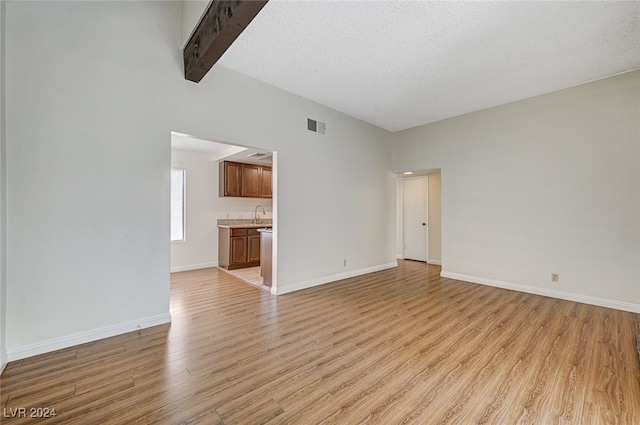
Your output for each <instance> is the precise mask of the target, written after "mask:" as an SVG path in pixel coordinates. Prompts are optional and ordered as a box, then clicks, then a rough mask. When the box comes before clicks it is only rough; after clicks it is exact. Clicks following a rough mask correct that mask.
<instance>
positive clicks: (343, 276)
mask: <svg viewBox="0 0 640 425" xmlns="http://www.w3.org/2000/svg"><path fill="white" fill-rule="evenodd" d="M393 267H398V262H397V261H393V262H391V263H387V264H381V265H379V266H373V267H367V268H364V269H358V270H351V271H348V272H345V273H338V274H334V275H331V276H324V277H319V278H317V279H312V280H307V281H305V282H299V283H296V284H293V285H287V286H285V287H284V288H282V287H278V288H275V289H272V290H271V293H272V294H274V295H282V294H288V293H289V292H294V291H300V290H302V289H307V288H313V287H314V286H319V285H324V284H326V283H331V282H335V281H337V280H342V279H348V278H350V277H356V276H362V275H363V274H369V273H373V272H378V271H380V270H386V269H391V268H393Z"/></svg>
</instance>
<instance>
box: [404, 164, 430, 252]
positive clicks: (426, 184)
mask: <svg viewBox="0 0 640 425" xmlns="http://www.w3.org/2000/svg"><path fill="white" fill-rule="evenodd" d="M411 180H424V181H425V193H424V198H425V205H424V207H425V223H426V225H425V226H426V232H425V235H424V238H425V240H424V259H415V258H414V259H413V260H416V261H424V262H425V263H428V262H429V176H428V175H420V176H411V177H403V178H402V179H401V186H402V194H401V197H402V198H401V199H402V202H401V205H402V226H401V227H402V230H401V231H402V251H401V252H402V258H407V257H406V239H407V238H406V230H407V223H406V220H405V218H406V213H407V208H406V206H407V199H406V191H405V185H406V182H407V181H411Z"/></svg>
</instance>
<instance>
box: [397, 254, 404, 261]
mask: <svg viewBox="0 0 640 425" xmlns="http://www.w3.org/2000/svg"><path fill="white" fill-rule="evenodd" d="M396 257H397V258H398V260H404V255H401V254H398V255H397V256H396Z"/></svg>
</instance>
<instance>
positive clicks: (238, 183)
mask: <svg viewBox="0 0 640 425" xmlns="http://www.w3.org/2000/svg"><path fill="white" fill-rule="evenodd" d="M271 174H272V173H271V167H264V166H262V165H255V164H243V163H240V162H232V161H222V162H221V163H220V196H236V197H244V198H271V197H272V196H273V195H272V183H271Z"/></svg>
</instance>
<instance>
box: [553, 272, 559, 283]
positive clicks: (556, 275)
mask: <svg viewBox="0 0 640 425" xmlns="http://www.w3.org/2000/svg"><path fill="white" fill-rule="evenodd" d="M559 279H560V275H559V274H558V273H551V282H557V281H558V280H559Z"/></svg>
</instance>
